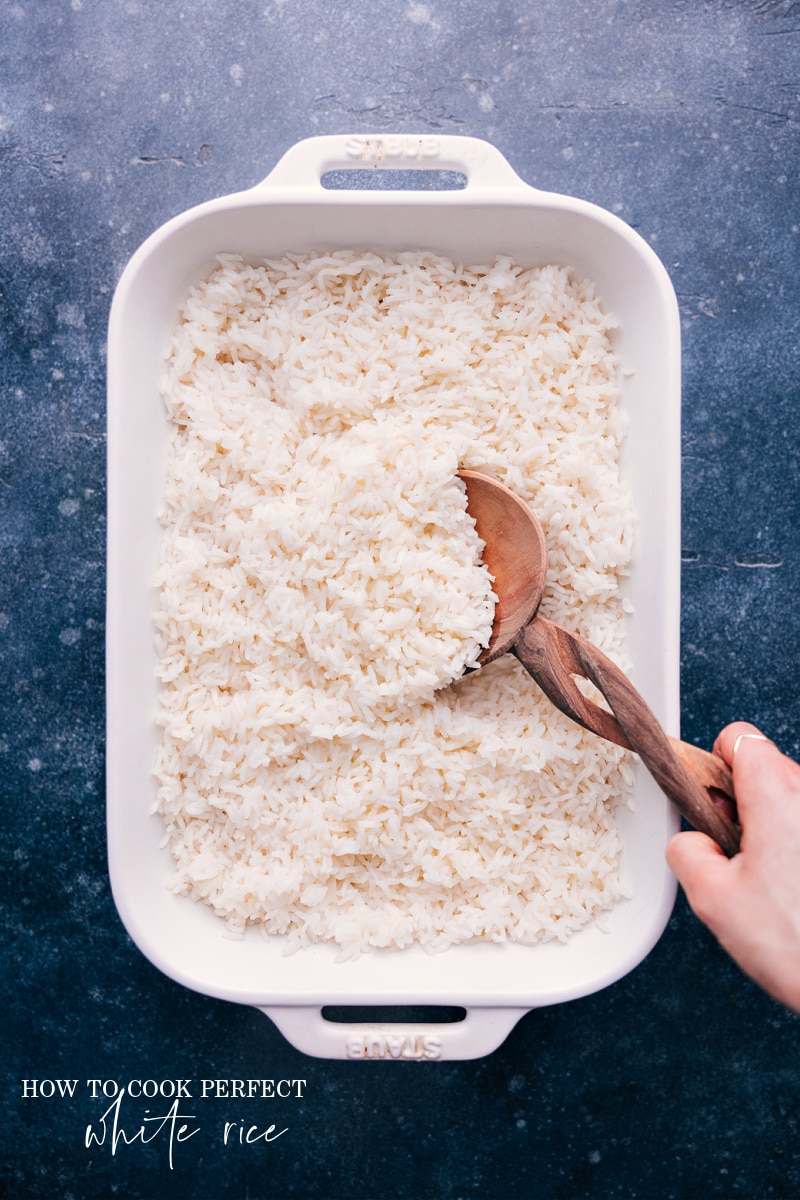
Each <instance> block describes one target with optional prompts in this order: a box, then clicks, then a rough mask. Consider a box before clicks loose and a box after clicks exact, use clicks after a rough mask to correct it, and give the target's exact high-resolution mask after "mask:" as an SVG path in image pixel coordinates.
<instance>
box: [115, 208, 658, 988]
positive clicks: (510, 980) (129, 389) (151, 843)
mask: <svg viewBox="0 0 800 1200" xmlns="http://www.w3.org/2000/svg"><path fill="white" fill-rule="evenodd" d="M520 192H521V194H520V195H519V196H518V197H515V198H514V199H513V200H512V199H508V200H496V201H489V200H484V199H475V198H470V197H469V196H467V195H465V194H464V193H459V194H458V195H457V196H454V195H453V194H452V193H443V194H436V193H433V194H431V193H428V194H427V195H425V196H424V197H423V198H422V199H420V198H418V197H414V198H413V200H412V199H409V198H408V197H403V196H402V195H400V196H398V195H397V194H396V193H394V194H391V195H389V194H376V193H369V194H366V193H365V194H364V195H363V196H359V195H358V194H357V193H329V194H327V195H325V196H324V198H320V199H317V200H314V201H307V202H305V203H298V202H296V201H293V202H291V203H289V202H287V201H285V200H283V199H281V198H280V197H278V196H272V197H271V196H269V194H268V189H266V188H264V187H263V186H262V188H260V189H253V190H252V191H251V192H246V193H241V194H239V195H237V196H233V197H226V198H223V199H222V200H220V201H214V202H212V203H210V204H208V205H204V206H202V207H201V208H200V209H196V210H192V211H191V212H189V213H187V214H184V215H183V217H179V218H176V220H175V221H173V222H170V223H169V224H168V225H166V226H164V227H163V228H162V229H161V230H159V231H158V232H157V233H156V234H154V235H153V237H152V238H150V239H149V241H148V242H146V243H145V244H144V246H143V247H142V248H141V250H140V251H139V252H138V253H137V255H135V256H134V258H133V259H132V260H131V263H130V264H129V266H128V268H127V270H126V272H125V274H124V276H123V278H122V280H121V281H120V285H119V287H118V289H117V293H116V296H115V300H114V305H113V308H112V316H111V324H110V330H109V452H108V453H109V547H108V551H109V556H108V559H109V567H108V627H107V668H108V676H107V687H108V710H107V711H108V729H107V737H108V801H107V803H108V840H109V862H110V870H111V879H112V886H113V890H114V896H115V900H116V903H117V906H118V909H119V911H120V915H121V917H122V919H123V921H124V923H125V925H126V927H127V929H128V931H129V933H130V934H131V936H132V937H133V939H134V941H135V942H136V943H137V945H138V946H139V948H140V949H141V950H142V952H143V953H144V954H145V955H146V956H147V957H148V958H149V959H150V960H151V961H152V962H153V963H154V964H155V965H156V966H158V967H159V968H160V969H161V970H162V971H164V973H165V974H167V975H169V976H170V977H172V978H174V979H176V980H178V981H179V982H181V983H183V984H185V985H186V986H188V987H191V988H194V989H195V990H198V991H201V992H203V993H206V994H208V995H214V996H219V997H223V998H226V999H229V1000H235V1001H241V1002H247V1003H254V1004H260V1005H268V1004H270V1003H280V1004H317V1003H319V1004H322V1003H342V1004H347V1003H351V1004H354V1003H361V1004H370V1003H372V1004H378V1003H383V1004H386V1003H397V1004H411V1003H430V1004H463V1005H470V1004H474V1005H491V1004H505V1005H520V1006H528V1007H533V1006H537V1005H540V1004H547V1003H553V1002H557V1001H561V1000H566V999H571V998H575V997H578V996H581V995H585V994H588V993H590V992H593V991H596V990H598V989H599V988H601V987H603V986H605V985H607V984H609V983H611V982H613V981H614V980H616V979H618V978H620V977H621V976H622V975H624V974H625V973H626V972H627V971H629V970H630V969H631V968H632V967H634V966H635V965H636V964H637V963H638V962H640V961H641V960H642V959H643V958H644V957H645V955H646V954H647V953H648V951H649V950H650V949H651V947H652V946H653V944H654V943H655V942H656V941H657V939H658V937H659V936H660V934H661V932H662V930H663V928H664V925H665V924H666V921H667V919H668V917H669V913H670V911H671V907H672V903H673V900H674V881H673V879H672V877H671V875H670V873H669V872H668V871H667V868H666V865H665V863H664V846H665V844H666V841H667V839H668V837H669V836H670V835H671V834H672V833H673V832H674V831H675V830H676V829H677V828H678V818H677V816H676V815H675V813H674V811H673V810H672V809H671V807H670V806H669V805H668V803H667V801H666V800H665V798H664V797H663V796H662V794H661V792H660V791H659V789H658V788H657V787H656V785H655V784H654V783H653V782H652V780H651V779H650V777H649V776H648V775H647V773H646V772H645V771H643V770H642V769H641V768H640V767H637V768H636V781H635V786H634V793H633V803H634V805H635V811H628V810H626V809H621V810H620V811H619V814H618V820H619V825H620V831H621V835H622V840H623V845H624V850H623V857H622V864H621V869H622V876H623V879H624V880H625V882H626V883H627V885H628V886H629V887H630V889H631V891H632V893H633V898H632V899H631V900H629V901H624V902H622V903H620V904H619V905H618V906H617V908H616V909H615V910H614V912H613V913H612V914H611V916H610V918H609V920H608V930H607V931H603V930H601V929H599V928H598V927H597V926H594V925H592V926H590V927H589V928H587V929H585V930H583V931H582V932H580V933H578V934H575V935H573V937H572V938H571V939H570V940H569V941H568V942H567V943H566V944H563V945H562V944H560V943H546V944H541V945H537V946H531V947H526V946H522V945H489V944H479V945H471V946H460V947H455V948H451V949H449V950H447V951H446V952H444V953H442V954H439V955H429V954H426V953H425V952H423V951H422V950H419V949H417V948H414V949H410V950H404V951H399V952H398V951H394V952H372V953H369V954H365V955H362V956H361V957H360V958H359V959H356V960H352V961H347V962H339V961H337V954H336V949H335V947H332V946H327V945H320V946H314V947H312V948H311V949H308V950H305V951H302V952H300V953H298V954H295V955H292V956H289V957H287V956H285V955H284V953H283V945H282V942H281V940H280V939H274V940H266V939H264V938H263V937H261V936H260V935H259V933H258V932H257V931H255V930H251V931H250V932H249V933H248V934H247V936H245V937H244V939H242V940H234V939H232V938H230V937H228V936H226V934H225V930H224V927H223V925H222V923H221V922H220V920H219V919H218V918H217V917H216V916H215V915H214V914H213V913H212V912H211V911H210V910H208V909H206V908H205V907H204V906H202V905H199V904H196V903H194V902H192V901H191V900H189V899H184V898H178V897H176V896H174V895H173V894H172V893H171V892H170V891H169V889H168V886H167V880H168V878H169V874H170V868H171V860H170V857H169V852H168V851H167V850H166V849H164V848H162V847H161V842H162V839H163V827H162V825H161V822H160V820H159V818H158V817H156V816H153V815H151V810H152V807H153V805H154V802H155V780H154V778H153V775H152V764H153V760H154V755H155V748H156V740H157V730H156V727H155V724H154V715H155V711H156V702H157V691H156V688H157V683H156V678H155V666H156V653H155V645H154V627H153V613H154V611H155V609H156V605H157V597H156V594H155V590H154V587H153V584H152V580H153V578H154V576H155V569H156V564H157V561H158V547H159V539H160V534H161V527H160V525H159V523H158V518H157V511H158V504H159V498H160V494H161V486H162V477H163V470H164V462H165V455H166V447H167V440H168V436H169V428H168V423H167V419H166V414H165V411H164V409H163V407H162V403H161V400H160V395H159V387H160V380H161V376H162V373H163V370H164V354H165V347H166V343H167V340H168V338H169V336H170V334H171V332H172V330H173V328H174V327H175V325H176V323H177V320H178V311H179V306H180V304H181V302H182V300H183V298H184V297H185V295H186V292H187V291H188V289H189V288H190V287H191V285H192V284H193V283H194V282H196V281H198V280H199V279H201V278H203V277H204V276H205V275H206V274H208V273H209V271H210V270H211V269H213V266H214V263H215V260H216V255H217V254H218V253H236V254H240V255H242V256H243V257H244V258H247V259H258V258H261V257H265V256H272V257H278V256H280V255H282V254H285V253H287V252H289V251H296V252H303V251H307V250H324V249H340V248H353V249H364V248H366V249H372V250H376V251H380V252H384V253H393V252H397V251H401V250H408V249H430V250H434V251H436V252H438V253H441V254H446V255H449V256H450V257H452V258H454V259H456V260H458V261H461V262H465V263H468V264H480V263H484V262H489V261H491V260H492V259H493V258H494V257H495V256H497V255H498V254H503V255H510V256H511V257H513V258H514V259H515V260H516V261H517V262H518V263H520V264H521V265H522V266H525V267H533V266H543V265H546V264H548V263H558V264H562V265H568V266H570V267H572V268H574V270H575V271H576V273H578V274H579V275H582V276H584V277H586V278H588V279H590V280H592V281H593V282H594V283H595V284H596V286H597V290H598V294H599V296H600V297H601V299H602V301H603V304H604V306H605V307H606V308H607V309H609V310H610V311H612V312H613V313H614V314H615V316H616V317H617V319H618V321H619V330H618V332H617V335H616V338H615V348H616V351H617V354H618V357H619V360H620V365H621V378H620V393H621V403H622V406H623V408H624V409H625V411H626V413H627V414H628V419H629V433H628V436H627V439H626V442H625V445H624V448H623V454H622V471H623V475H624V477H625V479H626V481H627V482H628V484H629V486H630V487H631V489H632V492H633V497H634V505H635V513H636V532H635V550H634V560H633V569H632V574H631V578H630V580H629V581H628V582H627V584H626V594H627V596H628V598H629V599H630V601H631V603H632V606H633V612H632V615H631V616H630V618H629V624H628V639H629V640H628V644H629V652H630V657H631V660H632V661H633V663H634V669H633V671H632V678H633V681H634V683H635V684H636V686H637V687H638V688H639V689H640V690H641V691H642V693H643V695H644V696H645V698H646V699H647V701H648V703H649V704H650V707H651V708H652V709H653V711H654V712H655V713H656V715H657V716H658V717H659V719H660V720H661V722H662V724H663V725H664V727H665V728H666V730H667V732H668V733H671V734H677V732H678V711H679V710H678V636H679V611H678V606H679V514H680V479H679V407H680V355H679V341H678V321H677V309H676V304H675V298H674V293H673V292H672V289H671V286H670V284H669V281H668V279H667V276H666V273H665V272H664V270H663V268H662V267H661V265H660V264H659V263H658V260H657V259H656V258H655V256H654V255H653V254H652V252H650V251H649V249H648V248H647V246H646V245H645V243H643V242H642V241H641V239H639V238H638V236H637V235H636V234H634V233H632V231H630V230H629V229H628V228H627V227H626V226H624V225H623V224H622V223H621V222H619V221H617V220H616V219H615V218H613V217H611V216H610V215H609V214H606V213H603V212H602V210H598V209H594V208H592V207H591V206H588V205H585V204H582V203H581V202H580V201H574V200H571V199H568V198H563V197H555V196H551V195H548V194H546V193H541V192H536V191H534V190H533V189H525V191H524V193H522V189H520ZM528 192H529V193H530V194H529V195H528V194H527V193H528Z"/></svg>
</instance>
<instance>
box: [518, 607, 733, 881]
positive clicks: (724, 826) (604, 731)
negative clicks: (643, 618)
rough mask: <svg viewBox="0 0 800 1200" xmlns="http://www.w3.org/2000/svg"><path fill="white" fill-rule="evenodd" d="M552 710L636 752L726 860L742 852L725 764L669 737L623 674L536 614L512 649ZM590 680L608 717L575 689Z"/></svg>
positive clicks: (584, 643) (592, 648)
mask: <svg viewBox="0 0 800 1200" xmlns="http://www.w3.org/2000/svg"><path fill="white" fill-rule="evenodd" d="M512 653H513V654H514V655H516V657H517V658H518V659H519V661H520V662H521V663H522V665H523V666H524V667H525V669H526V670H527V671H528V672H529V674H530V675H532V676H533V678H534V679H535V680H536V682H537V683H538V684H539V687H540V688H541V689H542V691H543V692H544V693H545V695H547V696H548V697H549V698H550V699H551V700H552V701H553V703H554V704H555V705H556V707H557V708H559V709H561V711H562V712H564V713H566V714H567V716H569V717H572V718H573V720H575V721H577V722H578V723H579V724H580V725H583V726H584V727H585V728H586V729H591V730H592V732H594V733H597V734H599V735H600V737H604V738H607V739H608V740H609V741H611V742H616V744H617V745H618V746H624V747H625V748H626V749H627V750H634V751H635V752H636V753H637V754H638V755H639V757H640V758H641V759H642V761H643V762H644V764H645V766H646V767H647V769H648V770H649V771H650V774H651V775H652V776H653V778H654V779H655V780H656V782H657V783H658V785H659V786H660V788H661V789H662V791H663V792H665V793H666V795H667V796H668V797H669V798H670V800H672V802H673V803H674V804H675V806H676V807H677V808H678V810H679V812H681V813H682V814H683V815H684V817H686V819H687V821H688V822H689V823H690V824H691V825H693V826H694V828H695V829H699V830H700V831H701V832H702V833H706V834H708V836H709V837H712V838H713V839H714V841H715V842H717V843H718V844H719V845H720V846H721V847H722V849H723V850H724V851H725V853H726V854H727V855H728V857H729V858H731V857H733V855H734V854H736V853H737V852H738V850H739V840H740V836H741V831H740V829H739V827H738V825H737V823H736V820H735V811H736V809H735V803H736V802H735V797H734V792H733V779H732V777H731V774H730V771H729V770H728V768H727V766H726V765H725V763H724V762H723V761H722V759H721V758H719V757H718V756H717V755H715V754H709V753H708V752H707V751H705V750H701V749H699V748H698V747H697V746H691V745H690V744H689V743H688V742H681V741H678V740H677V739H676V738H669V737H667V735H666V734H665V733H664V730H663V729H662V728H661V726H660V724H659V722H658V720H657V719H656V717H655V716H654V714H653V713H652V712H651V710H650V709H649V708H648V706H647V704H646V703H645V701H644V699H643V698H642V697H641V696H640V695H639V693H638V692H637V690H636V688H635V687H634V686H633V684H632V683H631V682H630V680H629V679H628V677H627V676H626V675H625V674H624V673H623V672H622V671H621V670H620V669H619V667H617V666H616V665H615V664H614V663H612V662H611V660H610V659H609V658H607V657H606V656H605V654H603V653H602V651H600V650H598V649H597V647H596V646H593V645H592V644H591V642H588V641H587V640H586V639H585V638H582V637H580V636H579V635H578V634H575V633H570V632H569V630H566V629H562V628H561V626H559V625H554V624H553V622H552V621H548V620H547V619H546V618H545V617H540V616H537V617H535V618H534V619H533V620H532V621H531V622H530V623H529V624H528V625H527V626H526V627H525V628H524V629H523V631H522V633H521V634H520V636H519V638H518V639H517V641H516V642H515V644H514V646H513V647H512ZM576 676H579V677H583V678H584V679H588V680H590V681H591V682H592V683H593V684H594V685H595V687H597V688H598V689H599V690H600V691H601V692H602V694H603V696H604V697H605V699H606V701H607V703H608V705H609V707H610V708H611V712H608V711H607V710H606V709H604V708H601V707H600V705H599V704H595V703H594V702H593V701H592V700H589V699H587V697H586V696H584V695H583V693H582V692H581V691H580V689H579V688H578V686H577V684H576V682H575V677H576Z"/></svg>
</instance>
